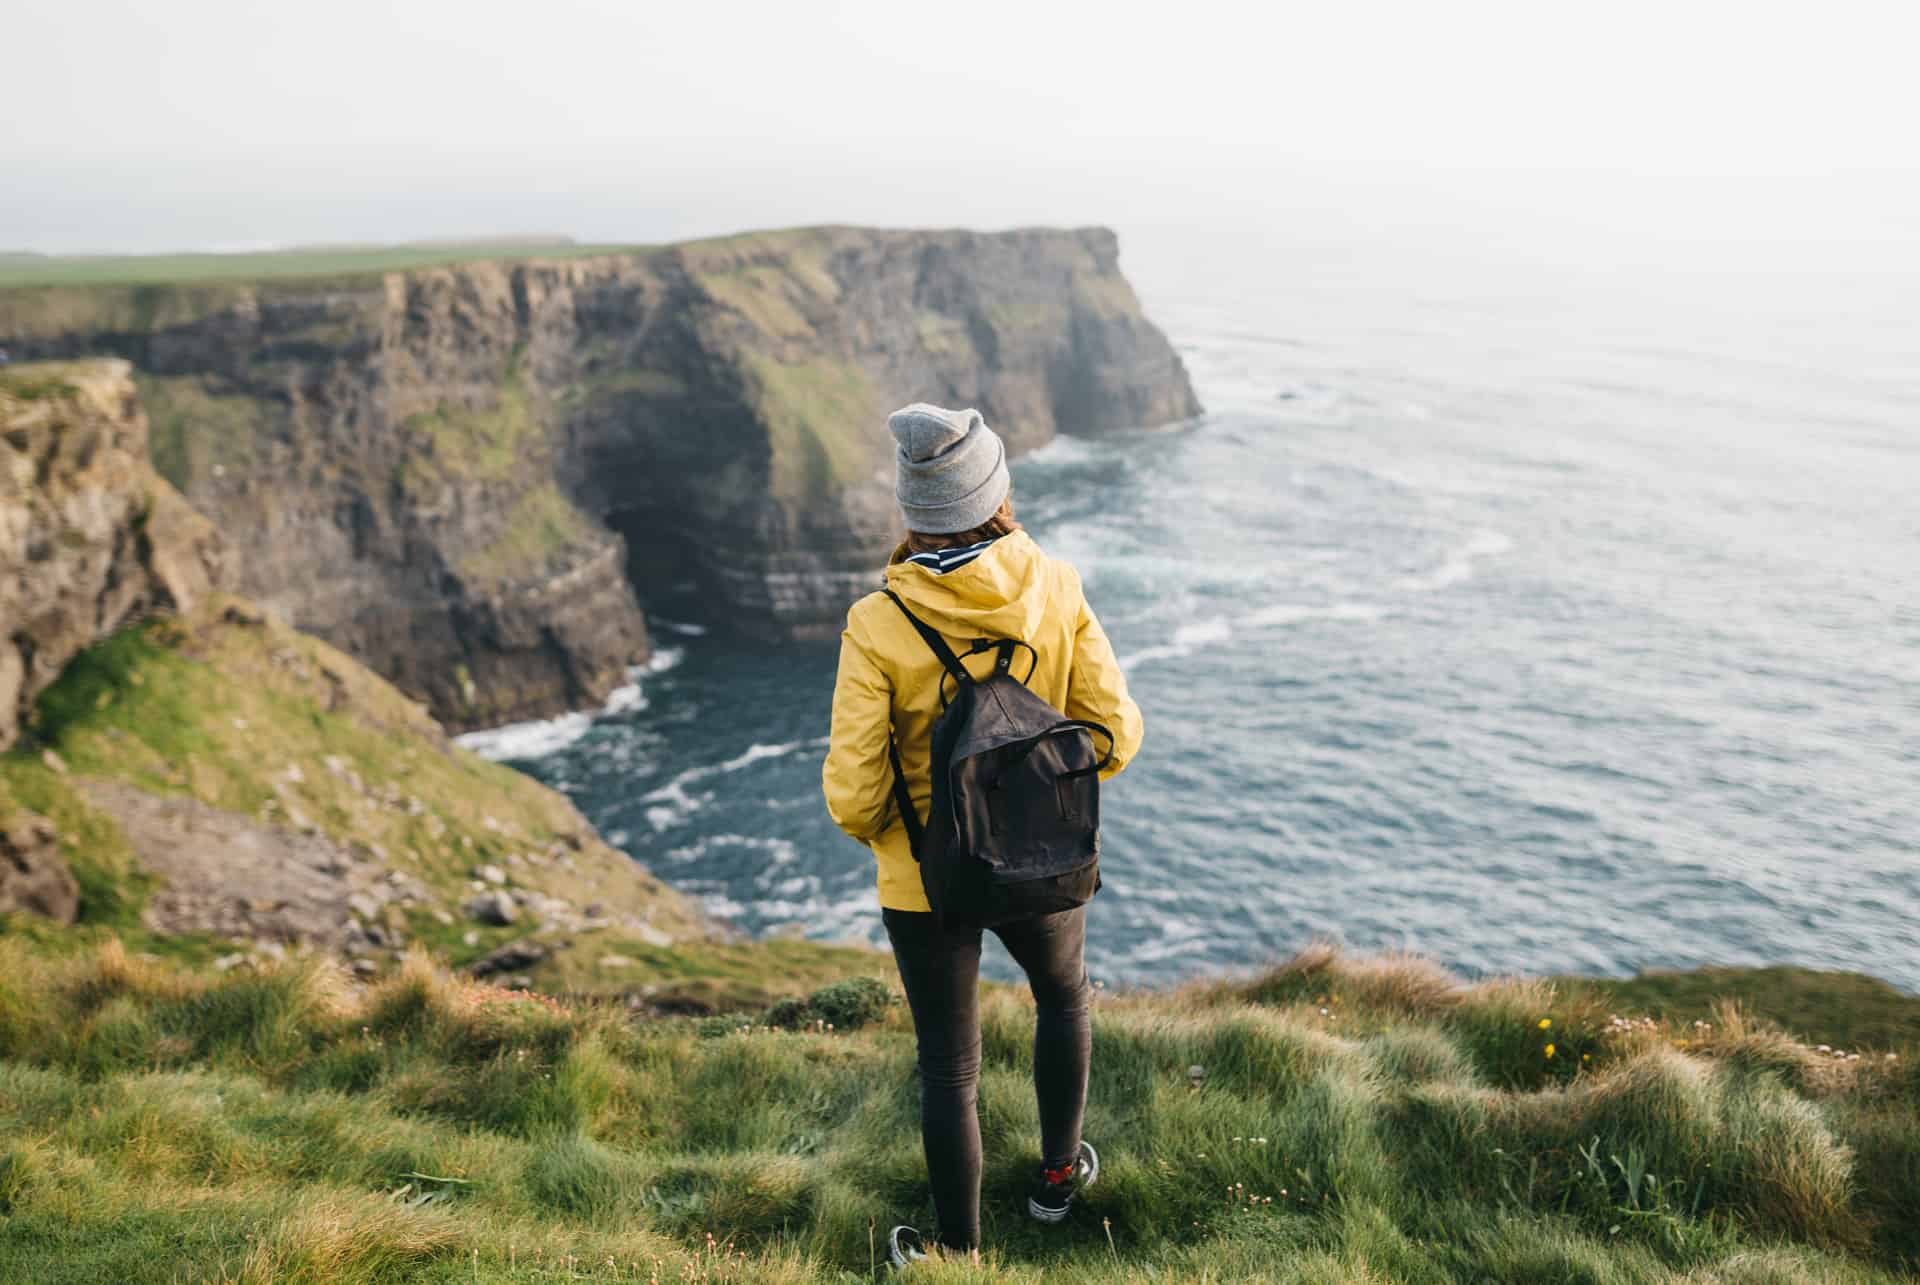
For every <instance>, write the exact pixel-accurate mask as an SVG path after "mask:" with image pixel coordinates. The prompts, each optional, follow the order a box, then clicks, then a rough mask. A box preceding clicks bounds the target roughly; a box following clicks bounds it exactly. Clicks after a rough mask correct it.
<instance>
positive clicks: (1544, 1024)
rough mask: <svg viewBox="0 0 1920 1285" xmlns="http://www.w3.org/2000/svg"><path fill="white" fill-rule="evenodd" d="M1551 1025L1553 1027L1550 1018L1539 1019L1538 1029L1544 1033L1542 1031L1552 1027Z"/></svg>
mask: <svg viewBox="0 0 1920 1285" xmlns="http://www.w3.org/2000/svg"><path fill="white" fill-rule="evenodd" d="M1552 1025H1553V1019H1552V1018H1551V1017H1543V1018H1541V1019H1540V1029H1541V1030H1543V1031H1544V1030H1546V1029H1547V1028H1548V1027H1550V1026H1552Z"/></svg>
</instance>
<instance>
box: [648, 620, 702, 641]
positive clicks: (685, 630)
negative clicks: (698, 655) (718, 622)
mask: <svg viewBox="0 0 1920 1285" xmlns="http://www.w3.org/2000/svg"><path fill="white" fill-rule="evenodd" d="M649 623H650V624H652V625H653V627H654V628H655V629H664V630H666V631H667V632H668V633H674V634H684V635H686V636H687V637H689V638H699V637H701V636H702V635H703V634H705V633H706V632H707V627H706V626H705V625H696V624H694V623H692V622H691V621H686V620H653V621H650V622H649Z"/></svg>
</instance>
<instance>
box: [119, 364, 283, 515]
mask: <svg viewBox="0 0 1920 1285" xmlns="http://www.w3.org/2000/svg"><path fill="white" fill-rule="evenodd" d="M134 382H135V384H136V385H137V386H138V387H139V390H140V403H141V405H142V406H144V407H145V408H146V412H147V424H148V434H147V441H148V447H149V450H150V451H151V453H152V456H153V466H154V468H155V470H156V471H157V472H159V474H160V476H162V477H164V478H166V479H167V481H169V482H171V483H173V484H174V485H175V486H177V487H181V488H183V489H184V488H185V487H187V486H188V485H190V484H191V483H192V482H193V481H194V480H195V479H196V478H199V477H201V476H204V475H206V474H209V473H211V472H212V470H213V469H214V468H216V467H219V468H227V469H232V470H233V471H234V472H236V473H240V474H243V475H244V474H247V473H249V472H250V471H251V470H252V468H253V466H254V462H255V441H256V436H257V434H258V433H259V431H260V429H261V428H262V426H263V423H264V421H266V419H267V418H268V416H269V415H270V414H272V403H271V402H268V401H266V400H264V399H262V398H258V397H253V396H249V395H247V394H244V393H226V392H221V391H219V387H220V385H219V381H217V380H215V379H213V378H211V377H209V376H205V375H149V374H145V373H141V374H137V375H135V376H134Z"/></svg>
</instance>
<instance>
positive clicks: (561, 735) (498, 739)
mask: <svg viewBox="0 0 1920 1285" xmlns="http://www.w3.org/2000/svg"><path fill="white" fill-rule="evenodd" d="M592 726H593V715H592V714H590V713H587V712H586V711H584V710H582V711H576V712H575V713H572V714H562V715H560V716H559V717H557V718H536V719H532V720H530V721H528V722H525V723H508V724H507V725H506V726H505V727H490V728H487V729H486V730H485V731H480V732H468V733H466V734H465V735H463V736H456V737H454V738H453V743H454V744H455V745H458V746H459V747H460V748H461V749H465V750H472V751H473V752H474V753H475V754H478V755H479V756H480V757H481V758H483V759H492V760H494V761H495V762H499V761H501V760H503V759H537V758H544V757H545V756H546V755H548V754H554V753H558V752H559V751H561V750H564V749H566V748H567V746H569V745H571V744H573V743H574V742H575V741H577V740H579V739H580V738H581V737H583V736H585V735H586V734H587V729H588V728H590V727H592Z"/></svg>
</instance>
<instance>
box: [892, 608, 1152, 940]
mask: <svg viewBox="0 0 1920 1285" xmlns="http://www.w3.org/2000/svg"><path fill="white" fill-rule="evenodd" d="M881 592H882V593H884V594H886V595H887V597H888V598H891V599H892V600H893V605H894V606H896V607H898V608H900V611H901V613H902V614H903V615H905V616H906V618H907V619H908V620H909V621H910V622H912V624H913V628H914V631H915V632H916V633H918V634H919V635H920V637H921V638H922V639H923V640H924V641H925V642H926V644H927V646H928V647H929V648H931V649H932V651H933V654H934V655H935V656H937V657H939V659H940V665H941V668H942V669H944V670H945V671H946V672H945V673H943V674H942V675H941V676H940V705H941V712H940V717H939V718H938V719H937V720H936V721H935V722H934V725H933V753H932V758H931V774H932V777H933V801H932V804H931V806H930V808H929V810H928V814H927V820H926V823H925V824H924V825H922V824H921V821H920V817H919V815H918V814H917V813H916V812H915V811H914V808H913V797H912V795H911V794H910V793H909V792H908V790H907V778H906V773H905V772H903V771H902V770H901V767H900V748H899V746H898V745H897V744H895V743H894V740H893V738H892V737H891V736H889V737H888V739H887V754H888V757H889V758H890V759H891V760H892V763H893V801H894V805H895V806H896V807H898V808H899V810H900V816H901V820H902V821H904V822H905V824H906V827H907V841H908V842H909V843H910V844H911V845H912V847H913V856H914V859H915V860H916V861H918V862H919V863H920V882H921V883H922V884H924V885H925V886H926V890H927V902H928V904H929V905H931V906H932V907H933V909H934V911H935V913H937V914H942V915H948V914H958V915H980V916H983V917H986V918H988V919H1010V918H1015V917H1018V916H1021V915H1032V914H1047V913H1050V912H1052V911H1057V910H1071V909H1072V908H1073V907H1075V906H1082V905H1085V904H1086V903H1087V901H1088V900H1089V899H1090V898H1091V897H1092V896H1093V894H1094V893H1095V892H1096V891H1098V889H1099V887H1100V776H1099V773H1100V769H1101V768H1103V767H1105V766H1106V765H1107V762H1108V761H1109V760H1110V759H1112V758H1113V744H1114V742H1113V733H1112V732H1110V731H1108V730H1107V729H1106V728H1104V727H1102V726H1101V725H1100V724H1098V723H1090V722H1087V721H1085V720H1084V719H1077V718H1068V717H1067V716H1066V715H1065V714H1062V713H1061V712H1060V711H1059V710H1057V709H1055V708H1054V707H1053V706H1051V705H1049V704H1047V702H1045V701H1044V700H1041V699H1040V698H1039V697H1038V696H1036V695H1034V694H1033V692H1032V691H1031V690H1030V689H1029V688H1028V687H1027V685H1026V681H1025V680H1022V679H1018V678H1015V677H1014V676H1013V672H1012V670H1013V658H1014V655H1015V653H1016V652H1018V650H1019V649H1020V648H1022V647H1025V648H1026V649H1027V653H1028V655H1029V656H1030V657H1031V659H1030V660H1029V662H1028V664H1027V679H1031V678H1032V677H1033V671H1034V669H1035V668H1037V667H1038V666H1039V663H1040V654H1039V653H1038V652H1037V651H1035V650H1034V649H1033V645H1032V644H1031V643H1027V642H1023V641H1021V640H1020V639H1017V638H982V639H979V640H978V641H976V642H975V643H974V644H973V645H972V646H971V647H969V648H968V649H967V652H966V654H967V655H969V656H972V655H977V654H978V653H980V652H983V651H995V652H997V653H998V658H997V661H996V663H995V665H994V667H993V672H992V673H990V674H988V675H987V676H986V677H985V678H980V679H976V678H974V677H973V675H972V674H970V673H968V672H967V667H966V666H965V665H962V664H961V663H960V659H959V657H957V656H955V655H954V654H953V651H952V649H951V648H949V647H948V646H947V644H946V640H945V639H943V638H942V637H941V636H940V635H939V633H938V632H937V631H935V630H934V629H932V628H930V627H929V626H928V625H927V624H926V623H925V622H924V621H922V620H921V619H920V618H919V617H918V616H916V615H914V614H913V613H912V612H911V611H908V610H907V604H906V603H904V602H902V601H900V599H899V597H898V595H896V594H895V593H894V592H893V590H891V589H883V590H881ZM949 677H951V678H952V679H953V681H954V694H953V697H952V699H951V700H949V699H948V697H947V679H948V678H949ZM1095 732H1098V733H1099V734H1100V735H1102V736H1104V737H1106V738H1107V752H1106V754H1105V755H1104V756H1096V755H1095V753H1094V743H1093V736H1092V733H1095Z"/></svg>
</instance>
